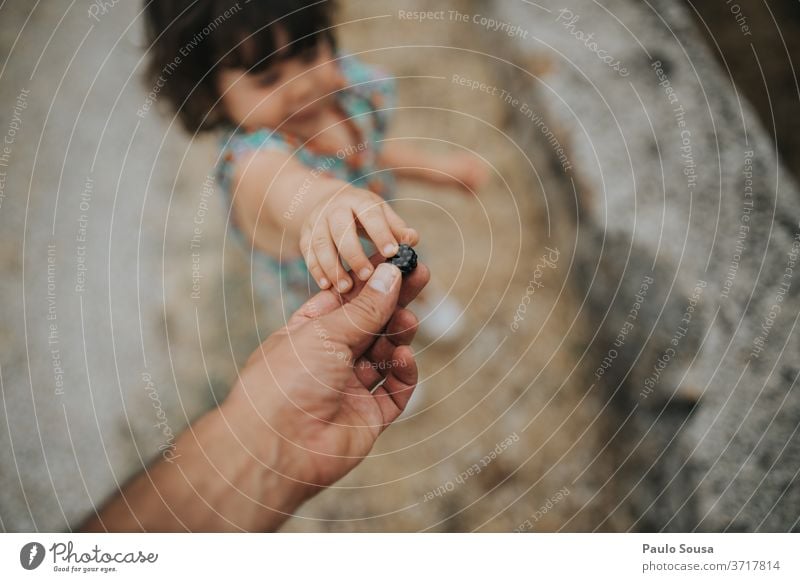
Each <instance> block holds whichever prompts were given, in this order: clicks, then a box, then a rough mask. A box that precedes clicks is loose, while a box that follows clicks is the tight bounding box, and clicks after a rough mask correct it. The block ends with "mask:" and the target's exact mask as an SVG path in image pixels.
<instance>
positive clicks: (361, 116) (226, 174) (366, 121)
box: [216, 54, 395, 317]
mask: <svg viewBox="0 0 800 582" xmlns="http://www.w3.org/2000/svg"><path fill="white" fill-rule="evenodd" d="M337 60H338V65H339V70H340V73H341V76H342V79H341V82H342V87H343V88H342V89H340V90H339V91H338V92H337V93H336V102H337V105H338V106H339V107H340V108H341V112H342V114H343V117H344V118H345V119H346V121H345V123H348V124H350V126H351V129H352V130H353V133H354V134H355V135H357V136H358V143H356V144H353V145H352V146H348V147H347V148H343V149H341V150H339V151H338V152H336V153H335V154H331V153H330V152H327V153H326V152H321V151H315V149H314V148H313V147H312V146H311V145H309V144H305V143H302V142H301V141H300V140H299V139H297V138H295V137H294V136H291V135H287V134H285V133H281V132H280V131H276V130H272V129H268V128H261V129H258V130H256V131H249V132H247V131H244V130H242V129H239V128H233V127H228V128H227V130H226V131H225V132H224V134H223V135H222V136H221V140H220V149H221V152H220V156H219V161H218V164H217V171H216V178H217V181H218V182H219V184H220V185H221V186H222V191H223V193H224V194H225V196H226V204H227V205H228V209H230V204H231V197H232V188H231V180H232V177H233V171H234V164H235V162H236V161H237V160H238V159H240V158H241V156H243V155H246V154H248V153H251V152H253V151H254V150H261V149H269V148H274V149H277V150H280V151H282V152H285V153H288V154H290V155H293V156H294V157H295V158H296V159H298V160H299V161H300V162H301V163H303V164H304V165H305V166H307V167H309V168H310V169H311V170H312V172H313V174H314V175H315V176H316V175H324V176H331V177H335V178H339V179H341V180H344V181H346V182H349V183H350V184H353V185H354V186H357V187H359V188H366V189H369V190H371V191H373V192H375V193H376V194H378V195H380V196H382V197H384V198H386V199H390V198H391V193H392V191H393V189H394V181H393V177H392V175H391V172H390V171H387V170H381V169H380V168H379V167H378V163H377V158H378V153H379V151H380V147H381V145H382V141H383V139H384V135H385V133H386V126H387V124H388V120H389V114H390V112H391V110H392V108H393V105H394V97H395V92H394V80H393V79H392V78H390V77H389V76H388V75H387V74H385V73H384V72H382V71H381V70H379V69H377V68H374V67H371V66H369V65H366V64H365V63H363V62H361V61H359V60H358V59H356V58H355V57H352V56H348V55H342V54H339V55H337ZM289 211H290V210H289ZM230 216H233V213H232V212H231V213H230ZM231 227H232V228H231V230H232V232H233V233H234V235H235V237H236V238H237V239H238V240H239V241H240V243H241V244H243V245H244V246H245V247H246V248H248V249H249V248H250V244H249V243H248V242H247V241H246V239H245V238H244V236H243V235H242V233H241V231H240V230H239V228H238V226H237V225H236V224H235V222H234V220H233V219H231ZM253 259H254V264H253V280H254V283H255V285H257V290H258V292H259V294H260V295H261V297H262V298H263V299H267V300H269V301H276V300H279V303H276V304H277V305H280V307H281V309H282V310H283V313H284V316H285V317H288V316H289V315H290V314H291V313H293V312H294V311H295V310H296V309H297V308H298V307H300V306H301V305H302V304H303V303H304V302H305V301H306V300H307V299H308V298H309V297H310V296H311V295H312V294H314V293H316V292H317V291H318V290H319V288H318V287H317V285H316V283H315V281H314V279H313V278H312V277H311V276H310V275H309V273H308V269H307V267H306V264H305V261H304V259H303V258H302V257H298V258H296V259H290V260H281V259H279V258H276V257H273V256H270V255H268V254H266V253H263V252H260V251H258V250H254V251H253Z"/></svg>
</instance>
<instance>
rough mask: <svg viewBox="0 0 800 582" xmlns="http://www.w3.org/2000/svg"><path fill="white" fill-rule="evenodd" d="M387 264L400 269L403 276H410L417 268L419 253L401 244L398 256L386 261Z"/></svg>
mask: <svg viewBox="0 0 800 582" xmlns="http://www.w3.org/2000/svg"><path fill="white" fill-rule="evenodd" d="M386 262H387V263H391V264H393V265H394V266H395V267H397V268H398V269H400V272H401V273H403V275H408V274H409V273H410V272H411V271H413V270H414V269H416V268H417V253H415V252H414V249H412V248H411V247H410V246H408V245H407V244H401V245H400V249H399V250H398V251H397V254H396V255H395V256H393V257H389V258H388V259H386Z"/></svg>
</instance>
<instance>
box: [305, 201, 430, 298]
mask: <svg viewBox="0 0 800 582" xmlns="http://www.w3.org/2000/svg"><path fill="white" fill-rule="evenodd" d="M359 233H362V234H365V235H366V236H367V237H369V238H370V240H372V242H373V244H374V245H375V247H376V248H377V249H378V252H380V253H381V254H382V255H383V256H384V257H387V258H388V257H391V256H394V255H395V254H396V253H397V250H398V243H406V244H408V245H411V246H414V245H416V244H417V242H419V235H418V234H417V231H415V230H414V229H413V228H410V227H408V226H407V225H406V223H405V222H404V221H403V219H402V218H400V217H399V216H398V215H397V213H395V211H394V210H392V209H391V207H389V205H388V204H387V203H386V201H385V200H384V199H383V198H381V197H380V196H378V195H377V194H374V193H372V192H370V191H369V190H362V189H360V188H347V189H345V190H342V191H340V192H338V193H337V194H335V195H334V196H333V197H332V198H329V199H326V200H323V201H322V202H320V203H319V204H317V206H316V207H315V208H314V209H313V210H312V211H311V215H310V216H309V217H308V219H307V220H306V222H305V224H304V225H303V228H302V230H301V233H300V250H301V252H302V253H303V257H304V258H305V261H306V265H307V266H308V270H309V272H310V273H311V275H312V276H313V277H314V280H315V281H316V282H317V285H319V287H320V289H327V288H328V287H330V286H331V284H333V286H334V288H335V289H336V290H337V291H339V292H340V293H343V292H345V291H347V290H348V289H350V288H351V287H352V284H353V281H352V279H351V278H350V276H349V275H348V274H347V273H346V272H345V269H344V265H343V264H342V263H341V262H340V260H339V256H340V255H341V258H342V259H344V260H345V261H347V263H348V264H349V265H350V268H351V269H352V272H353V273H356V274H357V275H358V278H359V279H361V280H362V281H366V280H367V279H369V277H370V275H371V274H372V271H373V266H372V263H371V262H370V261H369V259H368V258H367V255H366V254H365V253H364V249H363V247H362V246H361V241H360V240H359V238H358V235H359Z"/></svg>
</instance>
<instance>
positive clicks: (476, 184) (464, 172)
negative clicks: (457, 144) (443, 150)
mask: <svg viewBox="0 0 800 582" xmlns="http://www.w3.org/2000/svg"><path fill="white" fill-rule="evenodd" d="M443 165H444V167H445V171H446V173H447V174H448V175H449V176H450V177H451V180H452V181H453V183H454V184H455V185H456V186H458V187H460V188H462V189H463V190H465V191H466V192H470V193H476V192H477V191H478V190H480V189H481V188H483V187H484V186H485V185H486V183H487V182H488V181H489V167H488V166H487V165H486V163H485V162H484V161H483V160H482V159H481V158H479V157H478V156H476V155H474V154H471V153H469V152H458V153H454V154H449V155H448V156H447V157H446V158H445V160H444V164H443Z"/></svg>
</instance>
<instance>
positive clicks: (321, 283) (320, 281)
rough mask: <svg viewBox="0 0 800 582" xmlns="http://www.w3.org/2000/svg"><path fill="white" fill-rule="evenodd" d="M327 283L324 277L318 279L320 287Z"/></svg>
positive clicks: (325, 285)
mask: <svg viewBox="0 0 800 582" xmlns="http://www.w3.org/2000/svg"><path fill="white" fill-rule="evenodd" d="M328 284H329V283H328V280H327V279H326V278H325V277H323V278H322V279H320V280H319V287H320V289H325V288H326V287H327V286H328Z"/></svg>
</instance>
